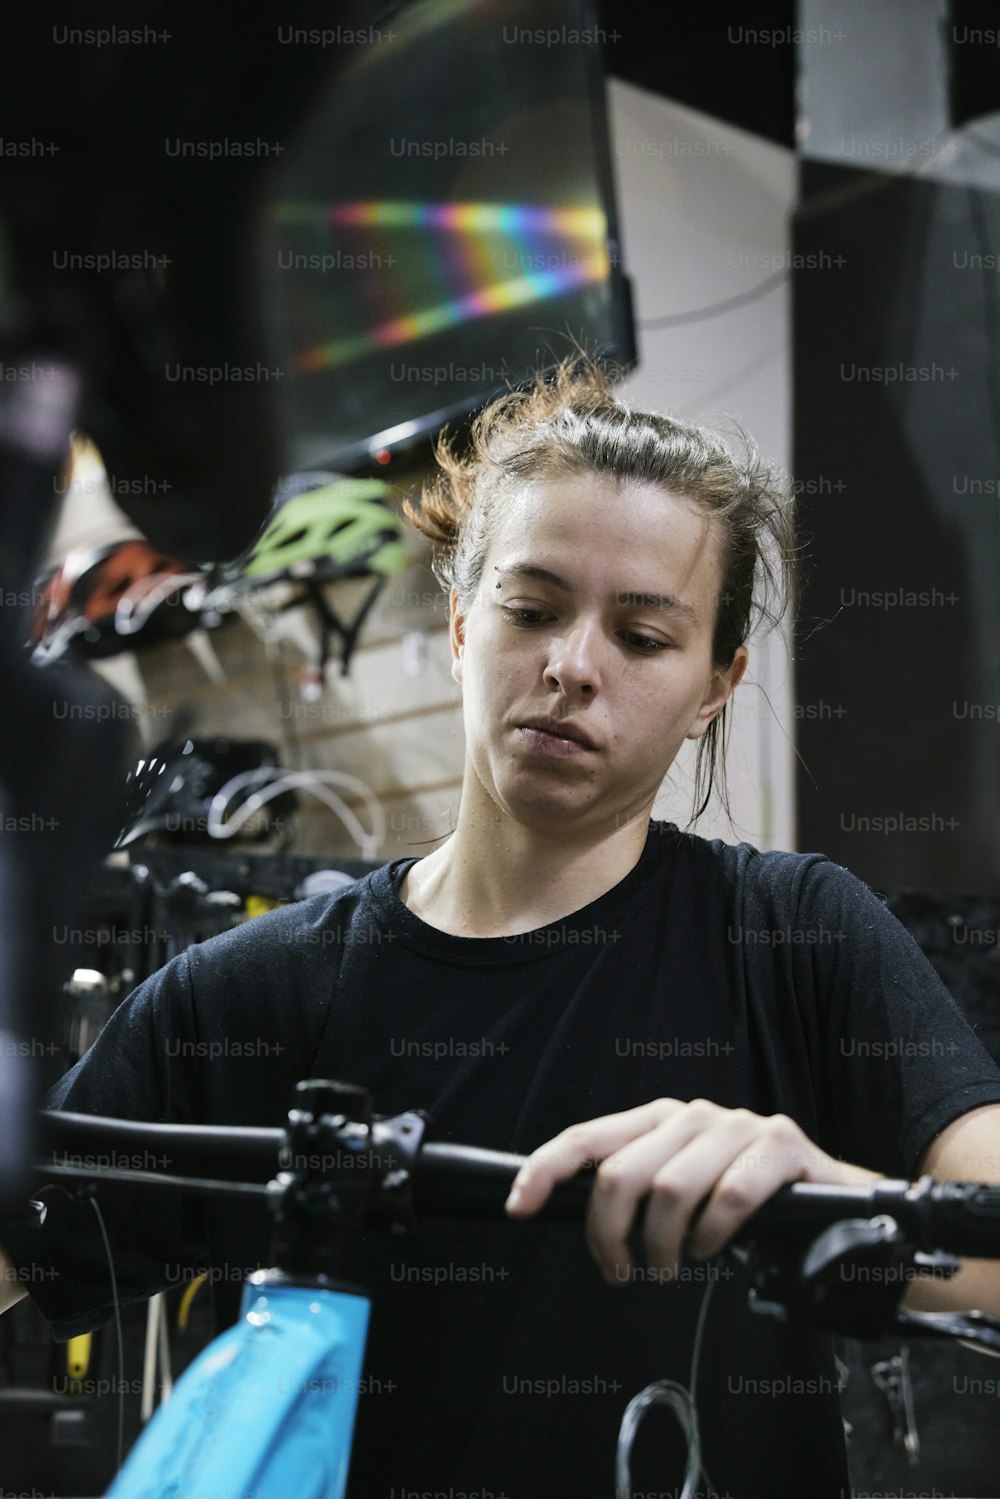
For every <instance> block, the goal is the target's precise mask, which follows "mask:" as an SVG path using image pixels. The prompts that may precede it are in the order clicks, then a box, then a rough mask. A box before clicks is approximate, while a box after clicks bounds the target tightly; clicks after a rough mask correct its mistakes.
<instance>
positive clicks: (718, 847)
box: [650, 822, 872, 911]
mask: <svg viewBox="0 0 1000 1499" xmlns="http://www.w3.org/2000/svg"><path fill="white" fill-rule="evenodd" d="M654 829H655V830H656V831H657V832H658V833H660V834H661V835H662V834H668V835H670V837H671V839H672V842H673V848H674V856H675V860H676V862H677V866H678V867H679V868H680V869H681V870H682V871H683V872H684V873H686V874H688V875H693V876H694V877H695V878H701V879H703V880H707V879H711V878H714V879H715V880H717V881H719V882H721V883H722V884H724V885H725V886H726V887H727V888H728V889H729V890H730V891H731V892H732V893H733V894H734V895H735V896H737V897H739V898H742V899H745V900H756V901H762V902H765V903H766V904H768V905H769V906H779V907H782V908H790V909H791V910H792V911H795V910H796V909H797V908H798V907H799V906H800V905H801V904H802V903H803V902H804V900H805V899H807V898H809V897H813V898H815V899H817V900H820V901H822V900H824V899H828V898H840V899H843V898H844V897H845V896H850V895H858V894H862V895H863V894H865V893H867V895H869V896H871V894H872V892H871V891H870V890H869V888H868V886H867V885H865V884H864V883H863V881H861V880H859V879H858V878H857V877H856V876H855V875H853V874H851V872H850V871H849V870H848V869H845V868H844V867H843V866H842V865H840V864H836V863H834V862H833V861H832V860H831V859H830V858H829V857H828V855H826V854H824V853H820V852H816V851H809V852H794V851H792V850H790V849H783V848H760V847H759V846H758V845H757V844H756V843H752V842H750V841H749V840H748V839H740V840H739V841H733V842H728V841H726V840H725V839H722V838H705V837H702V836H701V835H700V834H698V833H692V832H688V831H682V830H680V829H679V828H678V827H677V826H676V824H674V823H671V822H661V823H655V822H653V823H650V833H651V834H652V833H653V831H654Z"/></svg>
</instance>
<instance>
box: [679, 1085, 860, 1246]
mask: <svg viewBox="0 0 1000 1499" xmlns="http://www.w3.org/2000/svg"><path fill="white" fill-rule="evenodd" d="M824 1164H828V1165H829V1166H830V1167H835V1166H836V1162H834V1161H833V1159H832V1157H830V1156H827V1155H826V1153H825V1152H824V1151H822V1150H820V1149H819V1147H818V1146H817V1145H815V1144H814V1143H813V1141H812V1140H810V1139H809V1138H808V1136H807V1135H805V1134H803V1132H802V1130H801V1129H800V1128H799V1126H798V1125H797V1124H796V1123H795V1121H794V1120H793V1119H789V1118H788V1117H787V1115H785V1114H772V1115H771V1116H770V1117H768V1118H766V1119H764V1120H763V1121H759V1127H758V1129H757V1130H756V1131H755V1133H754V1135H753V1138H752V1139H750V1140H749V1141H747V1142H746V1145H745V1146H744V1148H743V1149H742V1150H740V1151H739V1153H738V1154H737V1155H736V1156H735V1157H734V1159H733V1160H732V1161H731V1162H730V1163H729V1165H728V1166H727V1167H726V1169H725V1170H724V1171H723V1172H722V1173H721V1174H720V1176H719V1179H718V1180H717V1181H716V1183H715V1186H714V1188H713V1190H712V1192H711V1194H710V1196H709V1198H708V1201H707V1202H706V1204H705V1206H704V1208H703V1210H702V1212H701V1213H700V1214H699V1216H698V1219H697V1222H696V1223H695V1224H694V1226H693V1228H692V1230H691V1233H690V1235H689V1238H688V1243H687V1246H686V1247H687V1250H688V1253H689V1254H691V1255H692V1256H693V1257H694V1258H696V1259H708V1258H710V1257H711V1256H712V1255H713V1254H718V1253H719V1251H720V1250H721V1249H722V1248H723V1247H724V1246H725V1245H726V1244H727V1243H728V1241H729V1240H730V1239H731V1238H732V1236H733V1234H734V1233H735V1232H736V1230H737V1229H738V1228H739V1227H740V1225H741V1224H743V1223H745V1222H746V1220H747V1219H748V1218H749V1217H751V1216H752V1215H753V1214H754V1213H755V1212H756V1211H757V1209H758V1208H759V1207H760V1206H761V1205H762V1203H764V1202H766V1201H767V1199H768V1198H769V1197H771V1196H772V1195H773V1194H774V1193H775V1192H776V1191H777V1190H778V1188H779V1187H782V1186H784V1185H785V1183H786V1182H795V1181H802V1180H803V1179H804V1178H805V1177H807V1176H808V1175H809V1174H810V1172H811V1171H814V1170H817V1168H820V1167H821V1166H822V1165H824ZM821 1174H822V1173H821ZM827 1179H828V1180H829V1179H831V1178H830V1177H829V1175H827Z"/></svg>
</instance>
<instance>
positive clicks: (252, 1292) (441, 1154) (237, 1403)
mask: <svg viewBox="0 0 1000 1499" xmlns="http://www.w3.org/2000/svg"><path fill="white" fill-rule="evenodd" d="M41 1119H42V1132H41V1133H42V1140H43V1144H44V1147H45V1150H46V1151H47V1152H49V1153H50V1155H53V1154H63V1155H64V1156H69V1155H74V1154H76V1155H78V1157H79V1158H81V1159H82V1158H83V1157H85V1155H86V1154H87V1153H89V1154H90V1155H91V1157H93V1156H94V1155H101V1154H104V1153H106V1152H108V1151H109V1150H110V1151H112V1152H114V1151H120V1152H121V1153H122V1154H124V1155H134V1154H137V1153H138V1152H140V1151H144V1150H149V1151H152V1150H154V1149H156V1150H158V1151H163V1150H164V1149H167V1150H169V1152H170V1159H171V1160H172V1162H174V1163H175V1164H176V1166H177V1168H179V1169H178V1170H175V1171H171V1172H169V1173H167V1172H160V1171H147V1170H138V1169H122V1168H115V1167H108V1168H102V1169H100V1170H96V1171H95V1169H94V1168H93V1167H87V1166H84V1165H82V1164H67V1163H65V1162H63V1163H56V1164H53V1163H52V1162H51V1160H50V1161H49V1162H47V1163H46V1162H40V1163H39V1165H38V1167H37V1169H38V1171H39V1173H40V1174H42V1175H44V1176H46V1177H78V1178H79V1177H84V1178H87V1179H88V1180H89V1181H94V1180H100V1179H105V1180H114V1181H124V1182H129V1183H132V1184H136V1185H144V1186H147V1187H160V1188H167V1187H171V1188H183V1189H184V1190H185V1191H188V1192H199V1193H211V1194H220V1193H226V1194H228V1195H233V1196H245V1195H248V1194H250V1195H258V1196H260V1195H263V1196H265V1197H267V1199H268V1200H269V1202H270V1205H271V1208H272V1211H273V1216H274V1230H273V1236H272V1243H271V1260H272V1264H271V1268H269V1269H266V1270H257V1271H256V1272H254V1273H253V1274H251V1275H250V1276H248V1278H247V1280H246V1281H245V1283H244V1289H243V1297H242V1304H241V1314H240V1320H239V1322H238V1323H237V1324H235V1325H234V1326H232V1327H230V1328H227V1329H226V1330H225V1331H224V1332H222V1333H221V1334H220V1335H219V1336H218V1337H217V1338H216V1339H215V1340H214V1341H213V1342H212V1343H210V1344H209V1345H208V1346H207V1347H206V1348H205V1349H204V1350H203V1351H202V1352H201V1353H200V1354H199V1355H198V1356H197V1358H196V1359H195V1361H194V1362H193V1363H192V1364H191V1365H190V1367H189V1368H188V1369H187V1370H186V1371H185V1372H184V1374H183V1375H182V1376H181V1378H180V1380H179V1381H178V1382H177V1384H176V1385H175V1387H174V1390H173V1393H172V1395H171V1398H170V1400H169V1403H168V1404H166V1405H161V1406H160V1408H159V1409H158V1410H157V1411H156V1412H155V1414H154V1415H153V1418H152V1420H151V1421H150V1422H149V1424H148V1426H147V1427H146V1428H145V1430H144V1431H143V1433H142V1434H141V1436H140V1437H139V1439H138V1441H137V1442H136V1444H135V1446H134V1447H133V1449H132V1451H131V1453H130V1454H129V1457H128V1460H127V1462H126V1463H125V1465H124V1467H122V1468H121V1470H120V1472H119V1474H118V1476H117V1478H116V1479H115V1481H114V1483H113V1484H112V1487H111V1489H110V1490H109V1491H108V1499H157V1496H160V1499H168V1496H169V1499H172V1496H174V1495H176V1494H178V1493H181V1494H183V1493H186V1492H189V1491H197V1492H203V1493H211V1494H215V1495H220V1496H221V1495H225V1496H227V1499H237V1496H240V1495H245V1494H250V1493H254V1492H261V1493H283V1494H295V1495H296V1499H342V1496H343V1495H344V1492H345V1488H346V1484H347V1478H348V1472H349V1466H350V1457H351V1445H352V1439H353V1432H354V1423H355V1414H356V1408H357V1400H358V1392H359V1390H360V1388H361V1374H362V1366H363V1363H364V1356H365V1346H366V1338H367V1330H368V1320H369V1312H370V1308H371V1298H370V1296H369V1294H368V1292H367V1291H366V1289H365V1288H364V1287H363V1286H362V1285H360V1284H359V1283H357V1282H355V1281H354V1280H353V1279H351V1278H350V1277H351V1276H352V1274H353V1265H352V1258H353V1255H354V1252H355V1250H356V1248H357V1244H358V1240H359V1237H360V1234H361V1232H362V1229H363V1228H365V1227H367V1226H374V1227H378V1228H381V1229H385V1230H387V1231H389V1232H395V1233H405V1234H412V1233H414V1232H416V1231H417V1229H418V1208H419V1210H420V1211H421V1212H423V1213H424V1214H426V1215H435V1216H438V1217H459V1218H496V1219H499V1218H501V1217H503V1216H504V1213H503V1203H504V1201H505V1199H506V1196H507V1193H508V1190H509V1188H510V1185H511V1182H512V1181H513V1178H514V1176H515V1175H516V1173H517V1171H518V1170H519V1169H520V1166H521V1165H522V1164H523V1160H524V1157H522V1156H518V1155H513V1154H507V1153H504V1152H499V1151H493V1150H485V1149H481V1148H479V1147H476V1146H466V1145H456V1144H446V1143H439V1142H433V1141H431V1142H425V1141H424V1134H425V1132H426V1126H427V1124H428V1115H427V1114H426V1113H425V1112H424V1111H422V1110H413V1111H410V1112H405V1113H402V1114H397V1115H394V1116H392V1117H388V1118H383V1117H381V1116H378V1115H376V1114H374V1113H373V1100H372V1097H371V1095H370V1094H369V1092H368V1091H367V1090H366V1089H365V1088H363V1087H359V1086H357V1085H355V1084H351V1083H342V1082H334V1081H327V1080H317V1079H311V1080H309V1081H306V1082H301V1083H299V1084H298V1085H297V1087H296V1090H295V1098H294V1100H293V1107H292V1108H291V1110H290V1112H289V1115H288V1123H287V1127H286V1128H285V1129H260V1128H247V1127H233V1128H229V1127H222V1126H212V1127H203V1126H200V1125H174V1124H149V1123H140V1122H135V1121H129V1120H119V1119H111V1118H106V1117H103V1116H96V1115H87V1114H72V1113H59V1112H54V1111H50V1112H47V1113H43V1115H42V1116H41ZM118 1158H119V1159H120V1158H121V1156H120V1155H119V1156H118ZM276 1163H277V1164H278V1165H279V1166H281V1167H282V1169H280V1170H278V1172H277V1174H273V1172H274V1166H275V1164H276ZM592 1177H593V1172H592V1171H583V1172H581V1173H579V1175H578V1176H576V1177H575V1178H574V1179H573V1180H572V1181H570V1182H567V1183H564V1184H562V1185H561V1186H559V1187H557V1188H556V1189H555V1191H554V1192H553V1193H552V1195H551V1197H550V1198H549V1200H548V1202H547V1203H546V1204H545V1207H544V1208H543V1209H542V1210H540V1212H539V1214H538V1216H539V1217H540V1218H542V1219H548V1220H550V1221H563V1222H582V1219H583V1216H584V1211H585V1208H586V1204H587V1199H588V1196H589V1192H590V1184H591V1180H592ZM265 1179H266V1180H265ZM639 1232H641V1214H640V1221H639V1223H637V1225H636V1228H635V1229H634V1231H633V1236H635V1235H637V1234H638V1233H639ZM724 1253H732V1254H735V1255H736V1256H738V1257H739V1258H741V1259H743V1260H744V1262H745V1263H746V1264H747V1265H748V1266H749V1268H750V1272H751V1280H752V1289H751V1292H750V1304H751V1307H752V1309H753V1310H754V1311H757V1312H761V1313H763V1314H766V1315H771V1316H777V1317H780V1318H783V1319H792V1320H795V1321H797V1322H800V1323H803V1324H806V1325H809V1326H812V1327H815V1328H819V1329H822V1330H824V1331H827V1332H837V1333H843V1334H846V1335H847V1336H853V1337H861V1338H878V1337H880V1336H882V1335H883V1334H884V1333H885V1332H887V1331H900V1332H904V1333H905V1334H906V1335H907V1336H909V1337H913V1336H923V1337H946V1338H960V1339H962V1340H964V1341H966V1342H972V1343H976V1344H978V1345H979V1346H981V1347H984V1348H986V1349H988V1350H989V1351H991V1352H994V1353H1000V1320H998V1319H996V1318H993V1317H991V1316H988V1315H986V1314H984V1313H982V1312H976V1311H971V1312H962V1313H958V1312H915V1311H909V1310H904V1309H900V1308H899V1302H900V1300H901V1298H902V1295H903V1293H904V1290H905V1282H906V1278H907V1273H911V1272H912V1273H916V1274H937V1275H942V1276H948V1275H951V1274H954V1273H955V1272H956V1271H957V1269H958V1268H959V1257H960V1256H976V1257H979V1258H993V1259H1000V1185H991V1184H984V1183H976V1182H938V1181H934V1180H933V1179H932V1178H931V1177H929V1176H924V1177H921V1178H920V1179H919V1181H917V1182H916V1183H910V1182H906V1181H894V1180H888V1179H886V1180H879V1181H877V1182H876V1183H875V1184H873V1185H872V1186H871V1187H868V1188H858V1187H841V1186H816V1185H812V1184H795V1185H791V1186H786V1187H783V1188H782V1189H781V1190H779V1191H778V1192H777V1193H775V1194H774V1196H773V1197H772V1198H770V1199H769V1201H768V1202H766V1203H765V1204H764V1205H763V1206H762V1207H761V1208H760V1209H759V1210H758V1211H757V1212H756V1213H755V1214H754V1215H753V1216H752V1218H750V1219H748V1221H747V1222H746V1223H745V1224H744V1225H743V1226H742V1228H741V1229H740V1230H739V1231H738V1232H737V1233H736V1234H735V1235H734V1237H733V1239H732V1240H731V1242H730V1244H729V1246H727V1249H726V1250H725V1251H724ZM109 1260H110V1254H109ZM862 1264H863V1265H864V1266H866V1267H867V1268H868V1270H869V1271H871V1270H873V1269H876V1270H877V1271H878V1272H879V1273H874V1274H872V1273H869V1274H867V1275H862V1276H856V1275H851V1276H845V1274H844V1273H843V1271H844V1268H845V1266H855V1267H856V1266H859V1265H862ZM111 1274H112V1284H113V1277H114V1267H113V1263H112V1264H111ZM707 1305H708V1292H706V1295H705V1299H704V1300H703V1304H702V1310H701V1314H700V1316H699V1322H698V1330H697V1332H696V1336H695V1348H694V1352H693V1357H692V1373H691V1379H690V1389H684V1388H683V1387H681V1386H678V1385H676V1384H675V1383H674V1382H672V1381H661V1382H659V1383H657V1384H653V1385H650V1386H648V1387H647V1388H646V1389H645V1390H643V1391H642V1392H641V1394H639V1395H637V1396H636V1397H635V1398H634V1399H633V1400H632V1401H630V1403H629V1405H628V1406H627V1408H626V1410H625V1413H624V1415H623V1419H622V1425H621V1429H620V1433H619V1440H618V1450H617V1455H616V1464H615V1483H616V1494H617V1496H618V1499H626V1496H627V1495H628V1494H629V1493H630V1491H631V1489H630V1474H629V1457H630V1452H631V1445H632V1441H633V1439H634V1436H635V1432H636V1429H637V1426H638V1423H639V1421H640V1420H641V1418H642V1415H643V1414H644V1412H645V1411H646V1410H647V1409H648V1408H649V1406H650V1405H652V1404H654V1403H664V1404H667V1405H668V1406H670V1407H671V1408H672V1409H673V1410H674V1412H675V1414H676V1415H677V1416H678V1418H679V1420H680V1421H681V1424H682V1426H683V1428H684V1431H685V1434H686V1436H687V1440H688V1463H687V1470H686V1473H685V1479H684V1486H683V1488H682V1490H681V1496H682V1499H690V1495H691V1494H692V1493H693V1492H694V1487H695V1484H696V1483H697V1481H698V1479H699V1477H700V1476H707V1475H704V1469H703V1467H702V1463H701V1452H700V1440H699V1434H698V1422H697V1409H696V1405H695V1402H694V1398H693V1394H692V1393H691V1392H692V1391H693V1389H694V1387H695V1384H696V1377H697V1357H698V1346H699V1343H700V1337H701V1329H702V1327H703V1325H704V1314H705V1311H706V1309H707ZM265 1369H266V1379H264V1378H262V1377H261V1376H262V1374H263V1372H264V1370H265ZM276 1392H282V1393H281V1394H280V1395H278V1394H276ZM317 1394H318V1395H320V1396H321V1397H322V1409H321V1415H320V1416H319V1417H317V1411H316V1405H317V1402H316V1400H315V1396H316V1395H317Z"/></svg>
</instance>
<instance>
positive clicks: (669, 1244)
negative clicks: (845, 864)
mask: <svg viewBox="0 0 1000 1499" xmlns="http://www.w3.org/2000/svg"><path fill="white" fill-rule="evenodd" d="M757 1123H759V1117H757V1115H756V1114H751V1112H750V1111H748V1109H724V1108H720V1105H717V1103H711V1102H709V1100H708V1099H694V1100H693V1102H691V1103H688V1105H687V1108H685V1109H684V1111H682V1112H681V1114H676V1115H675V1117H673V1118H667V1120H664V1121H663V1123H661V1124H660V1126H658V1129H655V1130H652V1132H651V1135H649V1136H646V1138H643V1139H640V1141H634V1142H633V1144H631V1145H627V1147H624V1148H622V1150H619V1151H618V1153H616V1154H615V1156H613V1157H610V1159H609V1160H606V1162H604V1163H603V1166H601V1168H600V1171H598V1174H597V1184H595V1190H594V1193H592V1196H591V1207H592V1223H588V1231H589V1235H591V1241H592V1250H594V1255H595V1258H597V1259H598V1264H601V1267H603V1268H604V1274H606V1277H607V1279H616V1280H622V1279H628V1277H630V1274H631V1255H630V1252H628V1234H630V1232H631V1229H633V1225H634V1217H636V1210H637V1207H639V1202H640V1199H642V1198H643V1196H645V1198H648V1201H646V1219H645V1225H643V1249H645V1253H646V1259H648V1262H649V1264H651V1265H655V1267H658V1268H661V1270H663V1271H666V1274H667V1276H673V1274H676V1267H678V1264H679V1258H681V1246H682V1243H684V1237H685V1234H687V1231H688V1226H690V1222H691V1217H693V1216H694V1213H696V1210H697V1207H699V1204H700V1202H702V1201H703V1199H705V1198H706V1196H708V1193H709V1192H711V1190H712V1187H714V1186H715V1181H717V1178H718V1175H720V1172H723V1171H724V1169H726V1168H727V1166H729V1163H730V1162H732V1160H733V1157H735V1156H736V1154H738V1151H739V1150H741V1147H742V1145H744V1144H745V1142H747V1141H748V1139H751V1138H753V1135H754V1132H756V1124H757Z"/></svg>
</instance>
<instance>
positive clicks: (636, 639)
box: [625, 630, 671, 656]
mask: <svg viewBox="0 0 1000 1499" xmlns="http://www.w3.org/2000/svg"><path fill="white" fill-rule="evenodd" d="M625 639H626V640H627V641H628V643H629V645H633V646H635V648H636V650H638V651H641V652H643V653H644V654H645V655H647V656H653V655H655V654H656V652H657V651H668V650H670V648H671V647H670V642H669V641H668V640H653V638H652V637H651V636H649V635H637V634H635V632H634V631H632V630H626V632H625Z"/></svg>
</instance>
